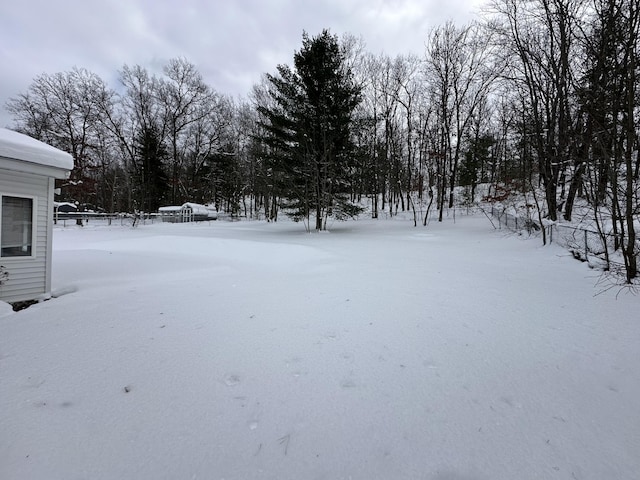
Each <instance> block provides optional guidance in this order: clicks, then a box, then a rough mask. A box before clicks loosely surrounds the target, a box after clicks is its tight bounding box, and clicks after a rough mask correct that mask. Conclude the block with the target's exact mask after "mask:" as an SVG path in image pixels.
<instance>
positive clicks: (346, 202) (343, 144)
mask: <svg viewBox="0 0 640 480" xmlns="http://www.w3.org/2000/svg"><path fill="white" fill-rule="evenodd" d="M267 80H268V82H269V94H270V97H271V99H272V100H273V102H272V103H271V105H269V106H265V105H263V106H259V107H258V111H259V112H260V114H261V115H262V118H263V121H262V123H263V127H264V129H265V132H266V134H265V136H264V138H263V140H264V143H265V144H266V145H268V146H269V149H268V158H269V161H270V162H271V164H272V166H273V169H274V170H275V171H276V172H277V173H278V174H279V176H281V177H284V178H285V179H286V181H285V182H284V185H283V186H284V191H283V192H282V193H283V195H282V196H283V197H284V198H286V199H287V204H286V206H287V207H288V209H289V214H290V215H291V216H292V217H293V218H297V219H302V218H309V217H310V216H311V214H312V213H314V214H315V228H316V230H322V229H325V228H326V220H327V218H328V217H332V216H333V217H335V218H345V217H349V216H353V215H356V214H357V213H358V212H359V211H360V210H359V208H358V207H357V206H356V205H354V204H353V203H351V202H350V198H349V193H350V191H351V188H350V181H351V180H352V179H351V172H352V167H353V166H354V159H353V157H354V155H353V153H354V145H353V142H352V123H353V116H354V110H355V108H356V107H357V106H358V104H359V102H360V87H359V86H358V85H356V83H355V81H354V79H353V74H352V72H351V70H350V68H349V67H348V65H347V63H346V59H345V52H344V50H343V49H342V48H341V46H340V44H339V42H338V39H337V37H336V36H334V35H331V34H330V33H329V31H328V30H324V31H323V32H322V33H321V34H320V35H318V36H317V37H309V36H308V35H307V34H306V33H304V34H303V37H302V49H301V50H300V51H299V52H297V53H296V54H295V55H294V69H293V70H292V69H291V68H289V67H288V66H286V65H280V66H278V73H277V74H276V75H267Z"/></svg>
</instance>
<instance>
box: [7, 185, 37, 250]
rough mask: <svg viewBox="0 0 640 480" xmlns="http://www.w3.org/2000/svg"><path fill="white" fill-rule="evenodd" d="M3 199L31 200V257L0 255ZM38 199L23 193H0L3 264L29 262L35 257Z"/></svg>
mask: <svg viewBox="0 0 640 480" xmlns="http://www.w3.org/2000/svg"><path fill="white" fill-rule="evenodd" d="M4 197H13V198H23V199H27V200H31V255H8V256H5V255H3V254H2V216H3V212H2V203H3V202H2V201H3V199H4ZM37 219H38V197H37V196H36V195H29V194H25V193H13V192H6V191H2V192H0V260H2V261H3V262H6V261H11V260H14V261H15V260H29V259H34V258H36V257H37V252H36V250H37V245H36V241H37V238H38V222H37Z"/></svg>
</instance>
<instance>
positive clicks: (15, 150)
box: [0, 128, 73, 170]
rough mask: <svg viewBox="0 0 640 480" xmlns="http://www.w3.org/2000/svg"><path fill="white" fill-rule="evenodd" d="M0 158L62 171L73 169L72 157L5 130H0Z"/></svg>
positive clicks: (32, 139)
mask: <svg viewBox="0 0 640 480" xmlns="http://www.w3.org/2000/svg"><path fill="white" fill-rule="evenodd" d="M0 157H5V158H12V159H15V160H22V161H25V162H31V163H35V164H39V165H45V166H48V167H55V168H60V169H63V170H72V169H73V157H72V156H71V155H70V154H68V153H66V152H63V151H62V150H58V149H57V148H54V147H52V146H51V145H47V144H46V143H43V142H41V141H39V140H36V139H34V138H31V137H29V136H27V135H23V134H22V133H18V132H14V131H13V130H8V129H6V128H0Z"/></svg>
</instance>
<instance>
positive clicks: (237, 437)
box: [0, 217, 640, 480]
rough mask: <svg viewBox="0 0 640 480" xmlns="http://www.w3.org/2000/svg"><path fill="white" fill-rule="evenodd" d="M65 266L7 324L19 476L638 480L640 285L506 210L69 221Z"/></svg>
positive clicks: (10, 475) (6, 408) (5, 447)
mask: <svg viewBox="0 0 640 480" xmlns="http://www.w3.org/2000/svg"><path fill="white" fill-rule="evenodd" d="M53 267H54V278H53V283H54V290H58V292H59V293H62V292H65V291H66V292H69V291H71V292H72V293H68V294H66V295H63V296H60V297H59V298H55V299H53V300H51V301H48V302H44V303H41V304H38V305H35V306H32V307H30V308H28V309H27V310H24V311H21V312H19V313H15V314H9V315H6V316H3V317H1V318H0V478H2V479H3V480H14V479H15V480H17V479H47V480H50V479H178V478H179V479H192V478H199V479H222V478H224V479H227V480H229V479H258V478H259V479H349V478H353V479H428V480H514V479H525V480H526V479H567V480H604V479H607V480H614V479H615V480H632V479H637V478H638V475H639V473H638V472H640V415H639V414H638V412H639V409H638V407H639V406H640V369H638V360H639V359H640V315H639V306H640V299H639V298H638V297H635V296H632V295H629V294H626V293H622V294H620V295H619V297H618V298H617V299H616V294H617V293H618V290H611V291H607V292H604V293H602V294H600V295H596V293H598V292H599V291H600V289H599V288H598V287H596V286H595V284H596V281H597V273H596V272H594V271H592V270H589V269H588V268H587V267H586V266H585V264H582V263H580V262H577V261H575V260H573V259H572V258H571V257H570V255H568V254H567V253H566V252H565V251H563V250H561V249H559V248H558V247H555V246H550V247H542V246H541V244H540V241H539V240H537V239H535V240H527V239H524V238H522V237H518V236H514V235H511V236H508V235H507V234H505V232H498V231H494V230H493V229H492V228H491V225H490V224H489V222H488V221H487V220H486V219H485V218H477V217H476V218H473V217H472V218H468V217H467V218H459V219H458V221H457V223H455V224H454V223H453V221H451V220H448V221H447V222H445V223H443V224H437V223H432V224H430V225H429V226H428V227H427V228H422V227H419V228H413V227H412V226H411V224H410V223H408V222H403V221H398V220H396V221H389V220H387V221H378V222H375V221H370V220H360V221H354V222H348V223H336V224H334V225H333V230H332V232H330V233H322V234H317V233H312V234H308V233H305V232H304V229H303V227H302V225H299V224H293V223H288V222H284V223H278V224H266V223H262V222H238V223H226V222H211V223H203V224H190V225H170V224H155V225H145V226H141V227H139V228H136V229H132V228H127V227H119V226H117V227H115V226H114V227H100V228H96V227H91V226H88V227H84V228H67V229H58V230H56V231H55V244H54V262H53ZM74 290H75V291H74Z"/></svg>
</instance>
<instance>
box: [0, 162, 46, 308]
mask: <svg viewBox="0 0 640 480" xmlns="http://www.w3.org/2000/svg"><path fill="white" fill-rule="evenodd" d="M0 193H1V194H7V195H12V194H13V195H26V196H33V197H36V209H37V210H36V225H35V228H36V241H35V252H36V254H35V258H24V257H13V258H11V257H9V258H7V257H0V265H2V266H4V267H5V269H6V270H7V271H8V273H9V278H8V279H7V281H6V282H5V283H4V284H3V285H1V286H0V300H2V301H5V302H17V301H22V300H33V299H35V298H37V297H39V296H40V295H42V294H45V293H49V292H50V289H51V269H50V268H48V266H49V265H50V261H51V260H50V257H51V236H52V227H51V224H52V222H53V220H52V203H51V202H52V199H53V178H50V177H47V176H42V175H32V174H29V173H22V172H16V171H13V170H6V169H3V168H0Z"/></svg>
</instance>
